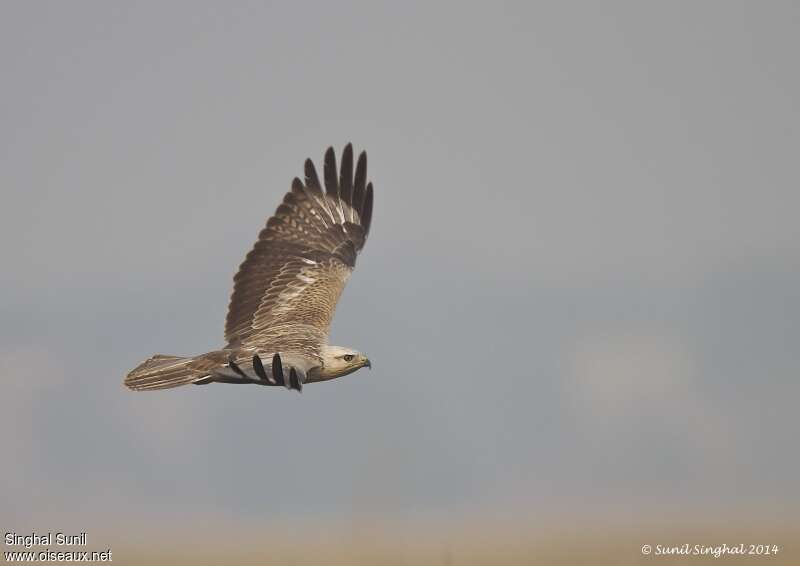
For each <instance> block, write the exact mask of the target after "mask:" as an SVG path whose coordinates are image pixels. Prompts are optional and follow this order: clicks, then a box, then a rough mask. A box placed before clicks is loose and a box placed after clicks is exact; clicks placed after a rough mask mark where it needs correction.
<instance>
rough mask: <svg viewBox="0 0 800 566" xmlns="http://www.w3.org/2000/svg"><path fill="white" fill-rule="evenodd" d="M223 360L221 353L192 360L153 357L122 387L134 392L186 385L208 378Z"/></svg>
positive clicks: (131, 373) (129, 375)
mask: <svg viewBox="0 0 800 566" xmlns="http://www.w3.org/2000/svg"><path fill="white" fill-rule="evenodd" d="M221 354H222V355H221ZM224 359H225V356H224V354H223V352H209V353H208V354H203V355H202V356H196V357H193V358H192V357H190V358H182V357H179V356H165V355H163V354H156V355H155V356H153V357H152V358H149V359H147V360H145V361H144V362H142V363H141V364H139V365H138V366H137V367H136V368H135V369H134V370H133V371H132V372H130V373H129V374H128V375H127V377H126V378H125V385H126V386H127V387H128V388H129V389H133V390H134V391H149V390H155V389H170V388H172V387H179V386H181V385H188V384H190V383H195V382H197V381H200V380H202V379H203V378H206V377H208V376H209V375H210V374H211V372H212V371H213V370H214V369H216V368H218V367H220V365H222V363H224ZM221 362H222V363H221Z"/></svg>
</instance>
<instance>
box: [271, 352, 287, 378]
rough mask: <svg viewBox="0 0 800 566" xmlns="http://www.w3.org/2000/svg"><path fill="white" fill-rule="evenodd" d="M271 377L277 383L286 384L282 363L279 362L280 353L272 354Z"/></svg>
mask: <svg viewBox="0 0 800 566" xmlns="http://www.w3.org/2000/svg"><path fill="white" fill-rule="evenodd" d="M272 377H273V378H274V379H275V383H277V384H278V385H285V384H286V380H285V379H284V378H283V364H282V363H281V355H280V354H275V355H274V356H272Z"/></svg>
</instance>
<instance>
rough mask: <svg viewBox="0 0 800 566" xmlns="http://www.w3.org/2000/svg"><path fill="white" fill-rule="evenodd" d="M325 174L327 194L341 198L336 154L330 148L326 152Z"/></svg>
mask: <svg viewBox="0 0 800 566" xmlns="http://www.w3.org/2000/svg"><path fill="white" fill-rule="evenodd" d="M323 172H324V174H325V192H327V193H328V194H329V195H330V196H332V197H335V198H337V199H338V198H339V181H338V179H337V177H338V173H337V171H336V154H335V153H334V152H333V148H332V147H329V148H328V151H326V152H325V165H324V167H323Z"/></svg>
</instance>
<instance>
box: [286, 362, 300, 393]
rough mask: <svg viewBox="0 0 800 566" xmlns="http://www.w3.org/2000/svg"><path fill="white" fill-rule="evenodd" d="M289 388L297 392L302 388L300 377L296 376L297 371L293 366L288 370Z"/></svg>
mask: <svg viewBox="0 0 800 566" xmlns="http://www.w3.org/2000/svg"><path fill="white" fill-rule="evenodd" d="M289 388H290V389H295V390H296V391H297V392H298V393H300V392H301V391H302V390H303V384H302V383H300V379H299V378H298V377H297V372H296V371H295V369H294V368H292V369H291V370H289Z"/></svg>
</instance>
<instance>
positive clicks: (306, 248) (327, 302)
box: [125, 144, 372, 391]
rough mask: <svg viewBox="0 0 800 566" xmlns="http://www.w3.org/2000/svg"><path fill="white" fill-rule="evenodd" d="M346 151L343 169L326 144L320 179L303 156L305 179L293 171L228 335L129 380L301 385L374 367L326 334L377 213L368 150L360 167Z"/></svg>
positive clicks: (140, 384) (252, 256)
mask: <svg viewBox="0 0 800 566" xmlns="http://www.w3.org/2000/svg"><path fill="white" fill-rule="evenodd" d="M341 160H342V162H341V169H337V167H336V156H335V154H334V151H333V148H328V151H327V152H325V164H324V169H323V181H324V188H323V185H322V184H321V183H320V180H319V177H318V176H317V171H316V169H315V168H314V163H313V162H312V161H311V160H310V159H306V162H305V181H301V180H300V179H299V178H297V177H295V179H294V181H293V182H292V188H291V190H290V191H289V192H288V193H286V196H285V197H283V202H282V203H281V205H280V206H279V207H278V209H277V210H276V211H275V214H274V215H273V216H272V218H270V219H269V220H268V221H267V225H266V227H265V228H264V229H263V230H262V231H261V233H260V234H259V235H258V240H257V241H256V243H255V246H254V247H253V249H252V250H251V251H250V253H248V254H247V257H246V258H245V260H244V262H243V263H242V265H241V266H240V267H239V272H238V273H237V274H236V276H235V277H234V279H233V281H234V286H233V295H232V296H231V301H230V305H229V307H228V316H227V319H226V321H225V340H226V341H227V345H226V346H225V347H224V348H222V349H221V350H215V351H213V352H208V353H206V354H202V355H200V356H194V357H180V356H167V355H163V354H156V355H154V356H152V357H151V358H149V359H147V360H145V361H144V362H142V363H141V364H139V365H138V366H137V367H136V368H135V369H134V370H133V371H131V372H130V373H129V374H128V375H127V377H126V378H125V385H126V386H128V387H129V388H130V389H133V390H136V391H149V390H155V389H169V388H171V387H178V386H180V385H187V384H190V383H193V384H196V385H201V384H208V383H240V384H245V383H249V384H257V385H279V386H284V387H286V388H288V389H295V390H297V391H301V390H302V388H303V385H304V384H306V383H313V382H315V381H326V380H329V379H335V378H337V377H342V376H344V375H347V374H349V373H353V372H354V371H356V370H358V369H361V368H363V367H368V368H371V367H372V364H371V363H370V361H369V359H368V358H367V357H366V356H365V355H364V354H362V353H361V352H358V351H356V350H353V349H351V348H343V347H341V346H331V345H329V344H328V331H329V328H330V324H331V320H332V319H333V313H334V310H335V309H336V303H337V301H338V300H339V296H340V295H341V294H342V290H343V289H344V286H345V284H346V283H347V280H348V278H349V277H350V274H351V273H352V272H353V268H355V265H356V256H357V255H358V253H359V252H360V251H361V249H362V248H363V247H364V243H365V242H366V240H367V235H368V234H369V226H370V220H371V219H372V183H368V182H367V154H366V153H365V152H361V154H360V155H359V156H358V160H357V162H356V164H355V173H354V171H353V147H352V145H351V144H347V146H346V147H345V148H344V151H343V152H342V156H341Z"/></svg>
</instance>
